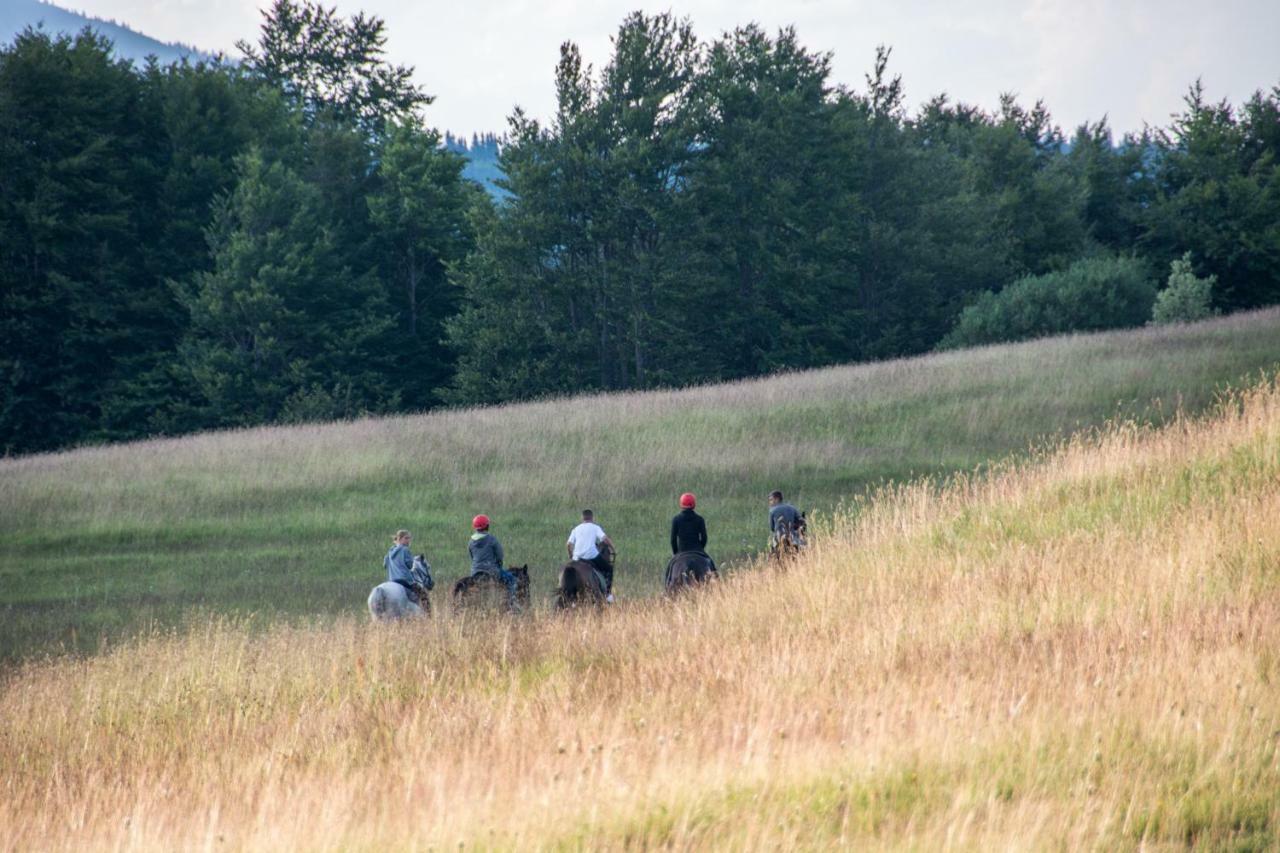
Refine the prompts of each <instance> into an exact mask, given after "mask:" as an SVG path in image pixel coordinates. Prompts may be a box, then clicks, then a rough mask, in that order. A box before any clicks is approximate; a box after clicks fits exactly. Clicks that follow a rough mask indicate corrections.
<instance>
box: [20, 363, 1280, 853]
mask: <svg viewBox="0 0 1280 853" xmlns="http://www.w3.org/2000/svg"><path fill="white" fill-rule="evenodd" d="M211 440H214V439H211ZM0 677H3V679H4V682H3V694H2V696H0V846H3V847H4V848H5V849H11V850H31V849H54V850H62V849H74V850H82V849H158V850H171V849H207V850H222V849H249V850H266V849H272V850H280V849H288V850H294V849H313V850H387V849H403V850H410V849H413V850H418V849H436V850H444V849H446V848H447V849H451V850H453V849H459V848H467V849H470V848H483V849H519V850H539V849H545V850H559V849H611V848H615V849H623V848H656V847H665V848H671V849H705V848H716V849H741V850H759V849H771V848H779V847H786V848H797V847H798V848H806V849H823V848H845V847H876V848H880V847H887V848H902V849H921V850H933V849H957V850H965V849H980V850H988V849H1072V850H1075V849H1086V850H1123V849H1184V848H1187V847H1195V848H1203V849H1215V850H1217V849H1230V850H1271V849H1276V848H1277V847H1278V846H1280V683H1278V682H1280V385H1278V384H1277V382H1276V381H1275V380H1274V379H1272V380H1267V381H1265V382H1263V383H1262V384H1261V385H1259V386H1256V387H1254V388H1253V389H1251V390H1246V391H1243V392H1239V393H1237V394H1234V395H1232V396H1230V397H1229V398H1227V399H1225V400H1224V401H1223V402H1222V404H1221V405H1220V406H1218V407H1215V408H1214V409H1212V410H1211V411H1209V412H1208V413H1207V414H1205V415H1203V416H1201V417H1196V418H1174V419H1172V420H1171V421H1170V422H1168V423H1167V424H1166V425H1165V426H1163V427H1160V428H1154V427H1142V426H1137V425H1133V424H1126V423H1115V424H1112V425H1111V426H1109V427H1107V428H1105V429H1103V430H1100V431H1096V432H1092V433H1088V434H1083V435H1078V436H1076V437H1074V438H1071V439H1068V440H1066V441H1065V443H1062V444H1060V445H1058V446H1055V447H1052V448H1050V449H1046V450H1044V451H1041V452H1039V453H1035V454H1033V455H1032V456H1030V457H1029V458H1022V459H1020V460H1017V461H1010V462H1008V463H1005V464H1003V465H998V466H996V467H994V468H992V469H989V470H987V471H986V472H985V473H983V474H982V475H980V476H979V475H975V476H972V477H961V478H958V479H954V480H950V481H947V482H946V483H942V482H931V481H917V482H914V483H907V484H902V485H894V486H889V487H886V488H884V489H882V490H880V491H878V492H875V493H873V494H872V495H870V496H868V497H865V498H862V499H857V500H855V501H853V502H852V503H850V504H848V505H847V506H846V507H845V508H844V509H843V510H842V511H840V512H838V513H835V514H834V515H832V516H829V518H828V522H827V523H826V524H825V525H824V527H823V529H822V530H821V531H819V532H818V533H817V535H816V536H815V545H814V547H813V549H812V550H811V552H810V553H809V554H808V555H807V557H806V558H805V559H804V560H803V561H802V562H800V563H797V564H796V565H794V566H792V567H790V569H789V570H787V571H785V572H780V571H777V570H776V569H771V568H768V567H764V566H759V567H756V568H754V569H748V570H743V571H740V572H738V573H737V574H735V575H734V576H733V577H732V578H730V579H729V580H727V581H726V582H724V583H722V584H721V585H720V586H719V587H718V588H717V589H714V590H712V591H709V592H707V593H705V594H700V595H697V596H693V597H689V598H686V599H683V600H680V601H678V602H668V601H664V600H659V599H648V600H644V599H636V600H633V601H632V602H631V603H629V604H628V605H627V606H625V607H620V608H618V609H617V610H616V611H611V612H608V613H606V614H603V615H593V614H577V615H571V616H568V617H564V616H556V615H554V614H551V613H548V612H546V611H545V610H538V611H537V612H535V613H533V614H531V615H527V616H525V617H522V618H515V619H510V618H488V619H486V618H475V619H470V620H468V619H463V618H460V617H455V616H449V615H442V616H441V617H440V618H438V619H435V620H433V621H429V622H424V623H418V624H407V625H401V626H396V627H391V628H387V627H378V626H373V625H370V624H368V623H367V621H366V620H365V619H364V618H361V617H359V616H355V615H352V616H349V617H339V618H336V619H334V618H327V619H317V620H315V621H314V622H313V623H311V624H298V623H294V624H290V625H282V626H278V627H275V628H271V629H268V630H267V631H265V633H264V632H261V631H252V630H249V629H248V628H247V627H246V626H245V625H244V624H242V623H240V622H238V621H236V620H235V619H234V618H223V619H213V620H210V621H209V622H208V623H207V624H206V625H204V626H203V627H197V628H195V629H193V630H191V631H188V632H184V633H159V634H157V635H154V636H150V637H142V638H139V639H136V640H132V641H128V642H124V643H121V644H118V645H116V646H115V647H114V648H111V649H108V650H107V651H105V652H104V653H102V654H99V655H97V656H93V657H87V658H62V659H53V660H47V661H32V662H28V663H25V664H21V665H15V666H14V667H11V668H10V669H8V670H5V671H4V672H3V674H2V675H0Z"/></svg>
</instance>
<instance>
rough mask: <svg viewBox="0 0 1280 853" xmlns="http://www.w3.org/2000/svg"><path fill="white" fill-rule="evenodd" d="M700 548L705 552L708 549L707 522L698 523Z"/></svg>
mask: <svg viewBox="0 0 1280 853" xmlns="http://www.w3.org/2000/svg"><path fill="white" fill-rule="evenodd" d="M698 547H700V548H702V550H704V551H705V550H706V549H707V522H706V521H699V522H698Z"/></svg>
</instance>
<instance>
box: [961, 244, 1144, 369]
mask: <svg viewBox="0 0 1280 853" xmlns="http://www.w3.org/2000/svg"><path fill="white" fill-rule="evenodd" d="M1154 301H1155V287H1154V285H1152V283H1151V281H1150V279H1148V278H1147V275H1146V270H1145V269H1144V268H1143V265H1142V263H1141V262H1140V261H1138V260H1137V259H1136V258H1110V257H1100V258H1087V259H1085V260H1082V261H1077V262H1075V263H1074V264H1072V265H1071V266H1069V267H1068V268H1066V269H1065V270H1061V271H1059V272H1052V273H1047V274H1045V275H1038V276H1027V277H1025V278H1020V279H1018V280H1017V281H1015V282H1014V283H1013V284H1010V285H1009V286H1008V287H1006V288H1005V289H1004V290H1001V291H1000V292H999V293H991V292H988V293H984V294H983V295H982V296H981V297H979V299H978V301H977V302H975V303H974V304H972V305H970V306H969V307H968V308H966V309H964V311H962V312H961V314H960V318H959V320H957V321H956V325H955V328H953V329H952V330H951V332H950V333H948V334H947V336H946V337H945V338H943V339H942V343H941V344H940V348H942V349H950V348H954V347H966V346H977V345H979V344H991V343H999V342H1001V341H1017V340H1024V339H1026V338H1038V337H1044V336H1046V335H1056V334H1061V333H1063V332H1078V331H1094V330H1098V329H1115V328H1120V327H1124V326H1141V325H1142V324H1143V323H1144V322H1146V320H1147V319H1148V318H1149V317H1150V316H1151V306H1152V304H1153V303H1154Z"/></svg>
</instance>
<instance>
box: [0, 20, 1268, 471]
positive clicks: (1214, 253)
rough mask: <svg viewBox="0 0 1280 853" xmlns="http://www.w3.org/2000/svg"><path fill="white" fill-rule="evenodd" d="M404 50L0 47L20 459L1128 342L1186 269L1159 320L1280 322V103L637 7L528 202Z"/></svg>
mask: <svg viewBox="0 0 1280 853" xmlns="http://www.w3.org/2000/svg"><path fill="white" fill-rule="evenodd" d="M384 39H385V35H384V31H383V24H382V22H381V21H380V20H379V19H377V18H374V17H368V16H364V15H356V16H354V17H352V18H347V19H344V18H341V17H339V16H338V15H337V14H336V13H335V12H334V11H333V10H331V9H326V8H324V7H323V6H319V5H314V4H312V3H311V2H310V0H276V2H275V3H274V4H273V6H272V7H271V8H270V9H269V10H268V11H267V13H266V14H265V18H264V22H263V26H262V29H261V32H260V35H259V38H258V41H257V42H256V43H254V44H247V43H241V45H240V46H239V47H240V50H241V52H242V53H243V59H242V60H241V61H239V62H234V63H233V62H227V61H222V60H216V61H213V62H207V63H195V64H189V63H180V64H174V65H168V66H160V65H158V64H157V63H154V62H152V63H149V64H147V65H145V66H143V67H141V68H137V67H134V66H133V65H131V64H130V63H127V62H123V61H118V60H115V59H113V58H112V54H111V50H110V44H109V43H107V42H106V41H105V40H103V39H101V38H100V37H97V36H95V35H93V34H92V33H90V32H88V31H86V32H84V33H81V34H80V35H78V36H76V37H74V38H69V37H51V36H49V35H47V34H45V33H42V32H40V31H34V30H29V31H27V32H25V33H24V34H22V35H21V36H19V37H18V38H17V39H16V40H15V41H14V42H13V44H12V45H10V46H9V47H7V48H5V49H3V50H2V51H0V163H2V164H3V181H2V182H0V340H2V341H3V349H2V351H0V451H3V452H9V453H13V452H30V451H37V450H47V449H54V448H59V447H64V446H69V445H73V444H77V443H84V442H97V441H105V440H119V439H128V438H135V437H141V436H148V435H156V434H178V433H184V432H190V431H194V430H199V429H206V428H214V427H226V426H242V425H253V424H263V423H277V422H298V421H308V420H321V419H330V418H341V417H352V416H357V415H360V414H364V413H388V412H403V411H423V410H427V409H431V408H433V407H437V406H441V405H458V404H473V403H489V402H499V401H507V400H516V399H524V398H530V397H537V396H544V395H549V394H568V393H576V392H581V391H593V390H608V389H628V388H647V387H657V386H668V385H678V384H684V383H690V382H707V381H716V380H727V379H736V378H741V377H748V376H755V375H760V374H763V373H768V372H771V371H776V370H780V369H794V368H804V367H812V366H818V365H825V364H831V363H835V362H845V361H856V360H866V359H877V358H886V357H892V356H898V355H907V354H912V353H919V352H925V351H928V350H931V349H934V348H936V347H938V346H940V345H941V346H955V345H963V344H966V343H974V342H981V341H984V340H1001V339H1010V338H1014V337H1020V336H1027V335H1034V334H1044V333H1048V332H1052V331H1059V330H1061V328H1062V327H1063V326H1064V325H1065V327H1066V328H1104V327H1108V326H1115V325H1127V324H1133V323H1135V322H1142V321H1143V320H1144V318H1146V317H1150V316H1151V312H1152V303H1153V302H1154V301H1155V300H1156V299H1157V298H1159V294H1158V293H1157V291H1158V290H1159V288H1160V287H1161V286H1163V285H1164V282H1165V280H1166V277H1168V276H1169V275H1170V273H1171V271H1172V272H1173V273H1174V277H1173V278H1172V279H1170V280H1171V281H1174V282H1177V283H1178V285H1179V288H1181V289H1179V291H1178V294H1169V295H1167V298H1164V299H1163V300H1162V305H1163V306H1164V307H1163V308H1162V309H1161V311H1162V312H1163V313H1162V314H1160V316H1166V317H1169V316H1171V317H1173V318H1174V319H1177V318H1178V317H1179V316H1181V314H1179V313H1178V312H1179V311H1183V312H1184V313H1185V311H1189V310H1190V311H1196V310H1199V311H1203V310H1205V306H1204V305H1198V306H1194V305H1193V306H1191V307H1190V308H1185V309H1184V308H1177V310H1174V308H1171V307H1170V306H1174V307H1177V306H1183V305H1184V303H1187V298H1184V297H1183V296H1182V295H1180V294H1184V293H1185V294H1190V295H1191V296H1190V298H1191V301H1192V302H1194V301H1195V300H1197V299H1199V300H1200V301H1201V302H1203V301H1204V300H1205V299H1210V300H1211V301H1212V305H1211V306H1209V308H1210V310H1235V309H1239V308H1247V307H1253V306H1258V305H1264V304H1271V303H1275V302H1278V301H1280V227H1278V225H1277V223H1280V165H1278V164H1277V160H1278V157H1280V87H1277V88H1273V89H1271V90H1270V91H1269V92H1258V93H1257V94H1255V95H1254V96H1253V97H1252V98H1251V99H1249V100H1248V101H1247V102H1246V103H1244V104H1242V105H1239V106H1233V105H1230V104H1228V103H1226V102H1221V103H1213V102H1210V101H1208V100H1206V98H1205V96H1204V93H1203V91H1202V89H1201V88H1200V87H1199V85H1198V84H1197V85H1195V86H1193V87H1192V88H1191V90H1190V91H1189V93H1188V95H1187V98H1186V105H1185V109H1184V110H1183V112H1182V113H1181V114H1180V115H1178V116H1175V117H1173V119H1172V121H1171V123H1170V124H1169V125H1168V126H1167V127H1160V128H1148V129H1146V130H1144V131H1143V132H1142V133H1140V134H1131V135H1128V136H1125V137H1124V138H1122V139H1120V140H1115V139H1114V138H1113V135H1112V133H1111V131H1110V129H1109V128H1108V126H1107V124H1106V122H1105V121H1099V122H1095V123H1089V124H1086V125H1084V126H1082V127H1080V128H1078V129H1077V130H1076V131H1075V132H1074V134H1072V135H1071V136H1070V137H1067V136H1066V135H1064V134H1063V133H1062V131H1061V130H1060V129H1059V128H1058V127H1057V126H1056V125H1055V124H1054V123H1053V121H1052V118H1051V116H1050V114H1049V112H1048V110H1047V108H1046V107H1045V106H1044V105H1043V104H1042V103H1036V104H1034V105H1032V106H1031V107H1026V106H1024V105H1021V104H1019V103H1018V101H1017V100H1016V99H1015V98H1013V97H1011V96H1006V97H1003V98H1002V99H1001V102H1000V106H999V108H998V109H996V110H994V111H986V110H982V109H979V108H976V107H973V106H969V105H966V104H962V103H956V102H953V101H951V100H950V99H949V98H947V97H946V96H944V95H939V96H937V97H934V98H932V99H930V100H929V101H927V102H926V103H925V104H924V105H923V106H922V107H920V108H919V109H918V110H916V111H915V112H910V111H909V110H908V109H907V108H906V106H905V97H904V90H903V85H902V81H901V80H900V79H899V78H898V77H896V76H894V75H892V74H891V73H890V71H889V59H890V56H889V51H888V50H880V51H879V52H878V53H877V55H876V57H875V58H874V62H873V64H872V67H871V71H870V73H869V74H868V75H867V78H866V81H865V85H863V86H860V87H858V88H856V89H853V88H846V87H843V86H839V85H836V84H834V83H833V82H832V81H831V79H830V57H829V55H826V54H822V53H816V52H813V51H809V50H807V49H806V48H805V47H804V46H803V45H802V44H800V42H799V40H798V37H797V35H796V33H795V32H794V31H793V30H790V29H783V30H781V31H779V32H777V33H774V34H770V33H767V32H765V31H764V30H762V29H761V28H759V27H756V26H744V27H741V28H738V29H736V30H734V31H732V32H728V33H725V34H723V35H721V36H720V37H719V38H717V39H715V40H713V41H710V42H705V41H701V40H699V39H698V38H697V37H696V36H695V34H694V32H693V30H692V27H691V25H690V23H689V22H688V21H686V20H681V19H678V18H676V17H674V16H672V15H670V14H658V15H646V14H640V13H635V14H632V15H630V16H628V17H627V18H626V19H625V20H624V21H623V22H622V24H621V25H620V27H619V29H618V31H617V34H616V36H615V38H614V42H613V51H612V55H611V57H610V58H609V60H608V62H607V64H606V65H605V66H604V67H603V68H600V69H598V70H597V69H593V68H591V67H589V66H587V65H585V64H584V63H583V60H582V57H581V54H580V52H579V51H578V49H577V48H576V47H575V46H574V45H573V44H566V45H564V47H563V48H562V50H561V56H560V61H559V63H558V65H557V67H556V69H555V89H556V96H557V108H556V111H555V114H554V116H552V117H551V118H550V119H549V120H547V121H545V122H542V121H538V120H536V119H534V118H532V117H530V116H528V115H526V114H525V113H524V112H523V111H521V110H520V109H519V108H516V109H515V110H514V112H513V114H512V116H511V119H510V126H509V129H508V132H507V134H506V135H505V137H504V138H503V140H502V143H501V146H500V153H499V164H500V167H501V172H502V175H501V177H500V178H499V179H498V181H497V184H498V186H499V187H500V192H499V193H497V194H496V197H495V196H491V195H490V194H488V193H486V192H484V191H483V190H482V189H481V188H480V187H479V186H478V185H477V184H476V183H474V182H472V181H469V180H467V179H466V178H465V177H464V176H463V170H464V167H465V165H466V164H465V159H464V157H462V156H460V155H459V154H458V153H456V152H455V151H451V150H449V149H450V148H458V147H460V146H458V145H457V144H456V143H454V141H453V140H452V139H450V140H448V142H449V143H454V144H450V145H446V144H445V142H446V140H443V139H442V138H441V137H440V135H439V134H438V133H436V132H435V131H433V130H432V129H430V127H429V126H428V125H427V124H426V122H425V120H424V118H423V114H424V108H426V107H427V106H428V105H429V103H430V98H429V97H428V96H427V95H426V94H424V93H423V92H422V91H421V90H420V89H418V88H417V87H416V86H415V85H413V84H412V83H411V81H410V70H409V69H407V68H404V67H400V66H393V65H391V64H389V63H388V62H387V61H386V60H385V58H384V57H383V54H382V46H383V43H384ZM484 141H485V144H486V145H489V143H490V142H491V140H487V139H486V140H484ZM1167 289H1168V288H1166V290H1167ZM1162 292H1163V291H1162ZM1174 296H1177V298H1173V297H1174ZM1171 311H1172V312H1173V313H1172V314H1170V312H1171ZM1158 313H1159V312H1158Z"/></svg>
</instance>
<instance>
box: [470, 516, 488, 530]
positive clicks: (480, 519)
mask: <svg viewBox="0 0 1280 853" xmlns="http://www.w3.org/2000/svg"><path fill="white" fill-rule="evenodd" d="M471 526H472V527H473V528H475V529H476V530H484V529H485V528H487V527H488V526H489V516H487V515H484V514H481V515H477V516H476V517H475V518H473V519H471Z"/></svg>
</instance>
